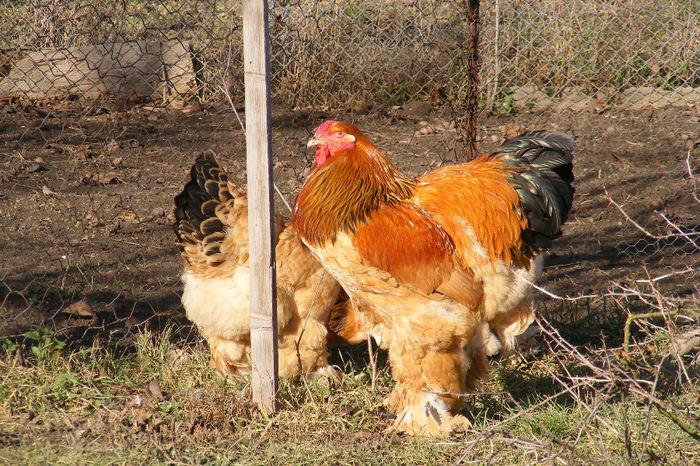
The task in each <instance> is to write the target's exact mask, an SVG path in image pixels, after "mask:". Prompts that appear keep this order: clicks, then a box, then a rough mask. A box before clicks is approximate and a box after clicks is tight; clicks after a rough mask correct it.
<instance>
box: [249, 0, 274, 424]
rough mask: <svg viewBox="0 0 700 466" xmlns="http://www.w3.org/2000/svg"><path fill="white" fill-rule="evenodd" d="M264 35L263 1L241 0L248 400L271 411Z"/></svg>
mask: <svg viewBox="0 0 700 466" xmlns="http://www.w3.org/2000/svg"><path fill="white" fill-rule="evenodd" d="M267 34H268V33H267V1H266V0H244V1H243V60H244V62H245V64H244V75H245V109H246V112H245V114H246V163H247V168H248V234H249V235H250V238H249V254H250V353H251V363H252V369H251V384H252V389H253V401H255V402H256V403H257V404H258V406H260V408H261V409H262V410H263V411H264V412H266V413H272V412H275V411H276V410H277V403H276V399H275V395H276V393H277V311H276V306H275V301H276V296H275V291H276V286H275V248H274V242H273V235H274V231H273V227H272V225H273V222H272V219H273V215H274V212H273V209H274V207H273V203H272V168H271V167H272V163H271V160H272V151H271V138H270V100H269V94H270V85H269V79H268V69H269V51H268V35H267Z"/></svg>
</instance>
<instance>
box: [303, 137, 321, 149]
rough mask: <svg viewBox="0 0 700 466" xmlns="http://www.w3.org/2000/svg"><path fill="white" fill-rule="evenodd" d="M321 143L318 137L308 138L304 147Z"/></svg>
mask: <svg viewBox="0 0 700 466" xmlns="http://www.w3.org/2000/svg"><path fill="white" fill-rule="evenodd" d="M321 144H322V141H321V140H320V139H314V138H312V139H310V140H309V142H307V143H306V147H316V146H319V145H321Z"/></svg>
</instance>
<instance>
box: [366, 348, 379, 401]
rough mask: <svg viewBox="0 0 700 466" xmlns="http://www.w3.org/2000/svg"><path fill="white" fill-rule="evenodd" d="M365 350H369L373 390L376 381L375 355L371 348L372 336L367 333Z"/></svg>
mask: <svg viewBox="0 0 700 466" xmlns="http://www.w3.org/2000/svg"><path fill="white" fill-rule="evenodd" d="M367 351H369V367H370V369H372V385H371V390H372V392H374V387H375V384H376V381H377V356H376V355H375V354H374V350H373V349H372V337H370V336H369V335H367Z"/></svg>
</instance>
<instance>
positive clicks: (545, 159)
mask: <svg viewBox="0 0 700 466" xmlns="http://www.w3.org/2000/svg"><path fill="white" fill-rule="evenodd" d="M575 149H576V143H575V141H574V139H573V138H572V137H571V136H569V135H568V134H563V133H554V132H548V131H533V132H531V133H528V134H525V135H522V136H518V137H516V138H513V139H510V140H508V141H506V142H505V143H503V144H502V145H501V146H500V147H499V148H498V149H497V150H496V152H497V153H500V154H504V155H503V157H502V159H503V161H504V162H505V163H507V164H508V165H510V166H512V167H518V168H521V169H522V170H516V171H513V173H512V174H511V182H512V183H513V186H514V187H515V190H516V191H517V192H518V196H519V197H520V201H521V205H522V206H523V207H524V209H525V213H526V215H527V219H528V224H529V228H528V230H526V231H525V232H524V233H523V236H524V239H525V241H526V243H528V244H529V245H532V246H534V247H536V248H546V247H551V245H552V240H553V239H555V238H558V237H559V236H561V226H562V224H563V223H564V222H565V221H566V219H567V217H568V215H569V211H570V210H571V204H572V202H573V197H574V188H573V186H571V184H572V183H573V181H574V172H573V152H574V150H575Z"/></svg>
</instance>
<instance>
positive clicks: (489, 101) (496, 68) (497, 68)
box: [486, 0, 501, 111]
mask: <svg viewBox="0 0 700 466" xmlns="http://www.w3.org/2000/svg"><path fill="white" fill-rule="evenodd" d="M495 8H496V31H495V32H494V39H493V56H494V65H493V66H494V72H493V74H494V76H493V87H492V88H491V94H490V95H489V96H488V99H487V102H486V108H487V109H488V110H489V111H493V103H494V101H495V100H496V93H497V92H498V78H499V75H500V74H501V62H500V60H499V58H500V55H501V52H500V50H499V47H498V38H499V26H500V24H499V23H500V21H501V8H500V5H499V3H498V0H496V5H495Z"/></svg>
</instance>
